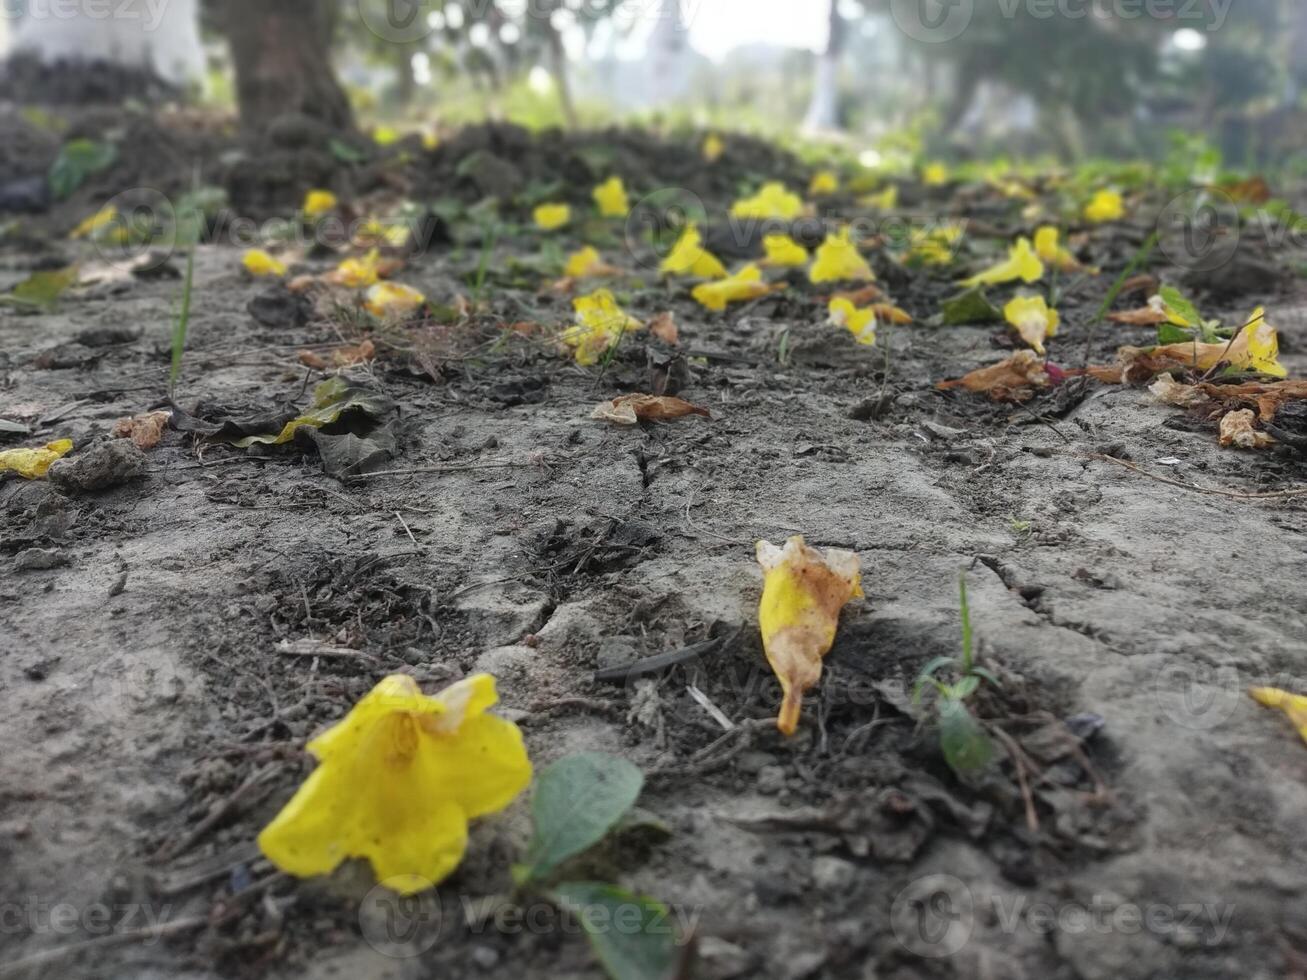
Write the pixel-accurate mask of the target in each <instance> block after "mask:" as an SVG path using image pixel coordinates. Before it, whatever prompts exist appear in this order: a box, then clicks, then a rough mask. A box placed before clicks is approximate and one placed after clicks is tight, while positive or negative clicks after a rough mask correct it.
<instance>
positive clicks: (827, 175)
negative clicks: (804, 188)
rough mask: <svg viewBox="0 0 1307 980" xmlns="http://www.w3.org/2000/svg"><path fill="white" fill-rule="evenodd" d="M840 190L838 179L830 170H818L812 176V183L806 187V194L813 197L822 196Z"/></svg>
mask: <svg viewBox="0 0 1307 980" xmlns="http://www.w3.org/2000/svg"><path fill="white" fill-rule="evenodd" d="M839 189H840V179H839V177H837V176H836V175H835V173H834V172H833V171H830V170H819V171H817V173H815V174H813V176H812V183H810V184H809V185H808V193H809V194H812V195H814V196H823V195H827V194H835V193H837V192H838V191H839Z"/></svg>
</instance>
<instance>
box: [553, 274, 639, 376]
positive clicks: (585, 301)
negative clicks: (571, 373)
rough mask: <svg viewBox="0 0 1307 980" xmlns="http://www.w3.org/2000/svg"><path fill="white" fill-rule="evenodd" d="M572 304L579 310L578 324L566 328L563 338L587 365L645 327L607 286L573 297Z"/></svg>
mask: <svg viewBox="0 0 1307 980" xmlns="http://www.w3.org/2000/svg"><path fill="white" fill-rule="evenodd" d="M572 307H573V308H574V309H575V310H576V324H575V325H574V326H571V327H569V328H568V329H566V330H564V331H563V333H562V335H561V339H562V341H563V343H565V344H567V345H568V346H569V347H571V348H573V350H574V352H575V356H576V363H577V364H580V365H581V366H583V367H589V366H590V365H592V364H597V363H599V359H600V358H601V357H603V356H604V354H606V353H607V352H608V351H609V349H610V348H611V347H612V346H613V345H614V344H616V343H617V342H618V341H620V340H621V339H622V337H623V336H624V335H625V334H628V333H631V332H632V331H635V330H640V329H642V328H643V327H644V324H642V323H641V322H640V321H639V320H637V319H636V318H635V317H633V316H630V315H629V314H628V313H627V312H626V311H625V310H623V309H622V308H621V307H620V306H618V305H617V300H616V299H615V298H614V296H613V294H612V293H611V292H609V291H608V290H607V289H599V290H596V291H595V292H593V293H591V294H590V295H588V296H578V297H577V298H576V299H574V300H572Z"/></svg>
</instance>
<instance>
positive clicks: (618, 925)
mask: <svg viewBox="0 0 1307 980" xmlns="http://www.w3.org/2000/svg"><path fill="white" fill-rule="evenodd" d="M554 894H555V897H556V898H557V899H558V901H559V904H561V905H562V906H563V907H564V908H566V909H568V910H570V911H571V912H573V913H574V914H575V915H576V916H577V918H578V919H579V920H580V922H581V927H582V928H583V929H585V933H586V936H587V937H588V938H589V940H590V948H591V949H593V950H594V953H595V956H596V957H597V958H598V959H599V962H600V963H602V964H603V967H604V970H605V971H607V973H608V975H609V976H610V977H612V978H613V980H669V978H670V977H672V976H675V975H676V974H677V972H678V971H679V968H680V961H681V948H680V945H679V939H680V937H679V936H678V935H677V931H676V928H675V926H674V925H673V923H672V919H671V915H670V912H669V910H668V908H667V906H666V905H663V904H662V903H661V902H659V901H656V900H654V899H652V898H647V897H645V896H643V895H635V894H632V893H631V892H628V891H627V890H626V889H624V888H619V887H617V886H616V885H603V884H598V883H595V882H587V881H570V882H567V883H566V884H562V885H559V886H558V888H557V889H555V891H554Z"/></svg>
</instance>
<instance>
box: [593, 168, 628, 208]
mask: <svg viewBox="0 0 1307 980" xmlns="http://www.w3.org/2000/svg"><path fill="white" fill-rule="evenodd" d="M594 199H595V203H596V204H598V205H599V213H600V214H601V215H603V216H604V217H605V218H625V217H626V215H627V212H629V211H630V210H631V202H630V201H629V200H628V199H627V197H626V188H625V187H624V186H623V185H622V178H621V177H609V178H608V180H606V181H605V182H604V183H602V184H600V185H599V186H598V187H596V188H595V189H594Z"/></svg>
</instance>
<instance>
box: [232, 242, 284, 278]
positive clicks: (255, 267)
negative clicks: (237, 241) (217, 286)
mask: <svg viewBox="0 0 1307 980" xmlns="http://www.w3.org/2000/svg"><path fill="white" fill-rule="evenodd" d="M241 265H243V266H244V267H245V271H246V272H248V273H249V274H250V275H252V276H254V277H255V278H258V279H262V278H263V277H265V276H278V277H280V276H284V275H285V274H286V263H285V262H282V261H281V260H280V259H278V258H275V257H273V256H272V255H269V254H268V253H267V252H265V251H264V250H263V249H261V248H251V249H248V250H247V251H246V252H245V254H244V255H243V256H242V257H241Z"/></svg>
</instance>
